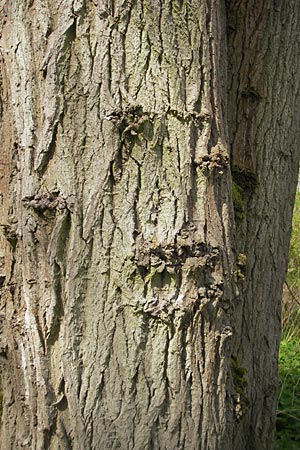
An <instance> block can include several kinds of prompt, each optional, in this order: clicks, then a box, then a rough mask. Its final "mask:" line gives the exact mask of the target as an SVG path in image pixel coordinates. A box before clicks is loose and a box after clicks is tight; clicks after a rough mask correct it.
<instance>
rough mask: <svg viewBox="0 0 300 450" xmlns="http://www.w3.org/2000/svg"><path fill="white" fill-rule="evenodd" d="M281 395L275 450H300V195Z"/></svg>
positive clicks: (299, 196)
mask: <svg viewBox="0 0 300 450" xmlns="http://www.w3.org/2000/svg"><path fill="white" fill-rule="evenodd" d="M279 376H280V382H281V387H280V395H279V403H278V415H277V430H276V449H277V450H299V449H300V194H299V193H298V194H297V197H296V203H295V208H294V215H293V231H292V238H291V245H290V257H289V268H288V273H287V277H286V285H285V289H284V296H283V307H282V340H281V345H280V353H279Z"/></svg>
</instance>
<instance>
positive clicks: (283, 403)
mask: <svg viewBox="0 0 300 450" xmlns="http://www.w3.org/2000/svg"><path fill="white" fill-rule="evenodd" d="M279 376H280V381H281V391H280V397H279V404H278V415H277V423H276V431H277V439H276V446H275V448H276V449H277V450H294V449H295V450H299V448H300V342H299V341H298V340H283V341H282V342H281V346H280V353H279Z"/></svg>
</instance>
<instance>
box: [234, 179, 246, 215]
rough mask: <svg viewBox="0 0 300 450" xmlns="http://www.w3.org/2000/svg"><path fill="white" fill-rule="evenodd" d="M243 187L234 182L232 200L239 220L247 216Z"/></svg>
mask: <svg viewBox="0 0 300 450" xmlns="http://www.w3.org/2000/svg"><path fill="white" fill-rule="evenodd" d="M242 194H243V189H242V188H241V187H240V186H239V185H238V184H237V183H235V182H234V181H233V183H232V200H233V208H234V214H235V218H236V220H237V221H238V222H242V221H243V220H244V218H245V216H246V214H245V206H244V202H243V197H242Z"/></svg>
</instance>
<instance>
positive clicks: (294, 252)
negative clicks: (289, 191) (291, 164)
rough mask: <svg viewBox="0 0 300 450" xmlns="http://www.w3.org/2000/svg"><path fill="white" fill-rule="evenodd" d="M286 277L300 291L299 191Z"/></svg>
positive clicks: (293, 287)
mask: <svg viewBox="0 0 300 450" xmlns="http://www.w3.org/2000/svg"><path fill="white" fill-rule="evenodd" d="M286 279H287V282H288V284H289V285H290V286H291V288H292V289H297V290H298V291H300V193H299V192H297V194H296V200H295V206H294V214H293V225H292V236H291V243H290V254H289V267H288V273H287V277H286Z"/></svg>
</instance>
